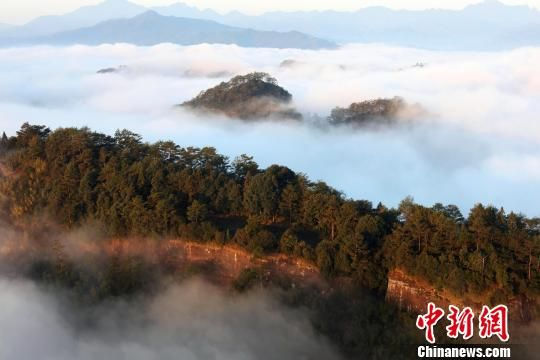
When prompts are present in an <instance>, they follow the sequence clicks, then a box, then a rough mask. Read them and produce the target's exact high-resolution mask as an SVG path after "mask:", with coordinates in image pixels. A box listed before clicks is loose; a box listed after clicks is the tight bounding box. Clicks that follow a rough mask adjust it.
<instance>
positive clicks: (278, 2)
mask: <svg viewBox="0 0 540 360" xmlns="http://www.w3.org/2000/svg"><path fill="white" fill-rule="evenodd" d="M102 1H103V0H46V1H44V0H2V1H1V3H0V22H3V23H8V24H21V23H24V22H26V21H28V20H31V19H32V18H34V17H37V16H40V15H50V14H62V13H65V12H69V11H72V10H75V9H77V8H78V7H80V6H84V5H92V4H97V3H100V2H102ZM132 2H135V3H138V4H141V5H146V6H156V5H167V4H172V3H176V2H179V1H178V0H132ZM182 2H184V3H187V4H190V5H195V6H198V7H200V8H212V9H215V10H218V11H230V10H241V11H243V12H246V13H260V12H263V11H269V10H311V9H329V8H331V9H336V10H354V9H358V8H361V7H365V6H373V5H384V6H387V7H392V8H406V9H422V8H452V9H459V8H462V7H464V6H466V5H468V4H473V3H478V2H481V0H333V1H328V0H294V1H291V0H273V1H254V0H183V1H182ZM502 2H504V3H507V4H528V5H530V6H534V7H536V8H540V0H502Z"/></svg>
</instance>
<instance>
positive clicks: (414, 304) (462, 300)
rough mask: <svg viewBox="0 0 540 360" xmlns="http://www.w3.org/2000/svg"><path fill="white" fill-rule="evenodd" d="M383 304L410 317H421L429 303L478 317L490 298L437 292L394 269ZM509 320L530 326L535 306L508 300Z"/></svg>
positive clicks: (528, 301) (522, 299) (520, 299)
mask: <svg viewBox="0 0 540 360" xmlns="http://www.w3.org/2000/svg"><path fill="white" fill-rule="evenodd" d="M386 301H388V302H392V303H395V304H396V305H398V307H399V308H400V309H403V310H406V311H409V312H412V313H424V312H425V311H426V308H427V304H428V303H429V302H433V303H435V304H436V305H437V306H439V307H442V308H448V305H456V306H458V307H464V306H469V307H471V308H472V309H473V311H474V312H475V313H476V314H479V313H480V311H481V310H482V306H483V305H489V298H488V297H487V296H486V297H485V299H482V297H476V298H475V299H472V298H471V297H470V296H468V295H465V294H461V295H460V294H452V293H450V292H448V291H447V290H444V289H442V290H437V289H435V288H434V287H433V286H431V285H430V284H429V283H427V282H426V281H424V280H423V279H418V278H416V277H413V276H411V275H409V274H407V273H406V272H405V271H403V270H400V269H394V270H392V271H390V272H389V273H388V287H387V291H386ZM506 305H507V306H508V308H509V312H510V314H509V317H510V319H511V320H512V319H513V320H519V321H520V322H529V321H531V320H532V319H535V318H537V316H536V314H534V308H535V303H534V300H532V299H527V298H526V297H524V296H522V297H516V298H513V299H510V300H509V301H508V302H507V304H506Z"/></svg>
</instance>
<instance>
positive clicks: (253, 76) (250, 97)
mask: <svg viewBox="0 0 540 360" xmlns="http://www.w3.org/2000/svg"><path fill="white" fill-rule="evenodd" d="M291 101H292V95H291V94H290V93H289V92H288V91H287V90H285V89H284V88H282V87H281V86H279V85H278V83H277V80H276V79H275V78H273V77H272V76H270V75H269V74H267V73H263V72H253V73H250V74H246V75H238V76H235V77H233V78H232V79H231V80H229V81H227V82H221V83H220V84H218V85H217V86H215V87H213V88H210V89H208V90H205V91H202V92H201V93H200V94H199V95H197V96H196V97H195V98H193V99H191V100H189V101H186V102H184V103H182V105H181V106H183V107H185V108H188V109H191V110H197V111H205V112H213V113H218V114H224V115H226V116H229V117H232V118H239V119H242V120H254V119H266V118H280V119H289V120H301V119H302V114H300V113H299V112H297V111H296V110H295V109H294V108H292V107H291V106H290V103H291Z"/></svg>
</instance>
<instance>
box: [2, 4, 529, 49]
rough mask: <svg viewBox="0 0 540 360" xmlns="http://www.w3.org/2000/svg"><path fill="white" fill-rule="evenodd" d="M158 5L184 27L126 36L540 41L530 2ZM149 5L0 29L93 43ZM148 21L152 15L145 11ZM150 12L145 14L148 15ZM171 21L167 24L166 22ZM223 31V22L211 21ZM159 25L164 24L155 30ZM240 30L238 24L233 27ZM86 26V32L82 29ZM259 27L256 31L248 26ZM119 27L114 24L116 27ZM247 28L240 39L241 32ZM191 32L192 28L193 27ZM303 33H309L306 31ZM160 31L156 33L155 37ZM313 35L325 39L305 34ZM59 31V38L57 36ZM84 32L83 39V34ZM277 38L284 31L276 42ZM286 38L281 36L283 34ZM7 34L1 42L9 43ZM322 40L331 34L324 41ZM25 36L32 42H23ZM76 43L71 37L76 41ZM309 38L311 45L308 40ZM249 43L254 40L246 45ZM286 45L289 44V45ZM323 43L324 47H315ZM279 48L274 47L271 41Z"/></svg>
mask: <svg viewBox="0 0 540 360" xmlns="http://www.w3.org/2000/svg"><path fill="white" fill-rule="evenodd" d="M153 10H154V11H155V12H156V13H158V14H160V15H166V16H174V17H181V18H184V19H183V20H182V21H180V20H178V24H179V23H180V22H182V24H183V25H182V26H180V25H178V24H177V25H175V26H173V25H172V23H173V21H172V20H171V19H170V18H168V17H161V18H160V19H161V21H157V20H156V19H157V18H156V17H155V15H153V17H154V18H156V19H154V21H148V20H147V21H146V22H145V24H144V25H145V26H147V28H145V29H142V28H138V29H137V31H136V32H133V31H132V30H133V28H132V27H129V26H128V25H127V23H126V22H116V23H115V24H114V25H116V26H127V27H129V30H130V31H132V33H131V34H129V33H128V34H125V36H123V38H125V39H126V40H127V39H131V40H129V42H132V41H135V42H134V43H136V44H148V43H155V42H157V41H168V42H178V43H182V44H188V43H197V42H198V41H204V40H207V39H211V40H212V39H214V40H216V41H217V42H219V43H236V44H238V45H243V46H265V45H262V44H259V43H258V40H259V39H264V40H265V41H264V42H265V44H268V43H270V44H272V43H275V44H279V45H280V46H277V47H288V46H293V47H301V48H319V47H327V46H328V44H329V43H330V42H331V41H332V42H337V43H341V44H343V43H351V42H355V43H385V44H390V45H398V46H410V47H418V48H427V49H440V50H505V49H512V48H517V47H522V46H536V45H540V11H538V10H536V9H533V8H530V7H527V6H509V5H505V4H503V3H500V2H498V1H496V0H487V1H485V2H483V3H480V4H477V5H471V6H468V7H466V8H464V9H463V10H436V9H433V10H423V11H407V10H391V9H388V8H384V7H370V8H364V9H361V10H358V11H354V12H339V11H303V12H270V13H265V14H262V15H258V16H250V15H245V14H242V13H240V12H231V13H228V14H224V15H223V14H219V13H217V12H215V11H212V10H200V9H198V8H195V7H192V6H188V5H185V4H182V3H177V4H173V5H169V6H162V7H155V8H153ZM146 11H148V9H147V8H145V7H143V6H140V5H136V4H133V3H130V2H129V1H127V0H107V1H105V2H104V3H101V4H98V5H94V6H87V7H83V8H80V9H79V10H76V11H74V12H71V13H69V14H66V15H61V16H44V17H40V18H37V19H35V20H33V21H31V22H29V23H28V24H26V25H22V26H15V27H11V28H8V29H2V28H0V38H1V39H3V41H0V43H3V44H6V43H8V44H18V43H21V42H23V43H28V40H29V39H31V40H32V41H33V42H37V41H39V42H52V41H54V42H55V43H56V42H60V43H62V42H68V43H71V42H82V39H86V41H88V42H89V43H96V41H102V40H100V39H103V40H107V39H105V38H107V37H106V36H105V35H106V34H103V33H102V34H100V35H99V36H98V34H90V33H89V31H104V29H108V30H111V29H112V28H111V24H110V23H107V24H106V23H103V22H105V21H109V20H112V19H128V18H133V17H135V18H133V23H137V24H138V25H137V26H140V22H141V18H139V15H142V14H143V13H145V12H146ZM145 17H146V18H148V17H149V16H148V14H147V15H146V16H145ZM145 17H143V19H144V18H145ZM185 18H192V19H200V20H210V21H214V22H218V23H220V24H222V26H223V25H228V26H229V27H228V28H227V27H224V28H222V29H223V30H225V29H227V30H226V32H225V34H222V36H218V35H221V34H214V35H212V36H209V35H208V32H206V35H205V36H194V35H193V34H194V33H195V32H196V31H195V30H194V31H192V32H190V33H191V35H192V37H191V38H188V37H187V36H181V35H179V34H174V33H167V31H168V30H167V29H169V30H173V29H174V30H176V29H178V28H180V27H181V28H182V29H183V31H187V26H191V25H193V26H202V23H198V22H192V23H189V22H188V21H187V20H186V19H185ZM162 22H163V23H162ZM205 24H207V25H208V26H209V27H210V28H213V29H216V28H217V25H216V24H214V23H212V25H210V23H208V22H207V23H205ZM153 26H157V28H153ZM231 27H233V28H234V30H233V28H231ZM82 28H84V29H82ZM247 28H249V29H253V30H248V29H247ZM112 30H114V29H112ZM115 31H116V35H115V36H109V37H108V40H114V39H119V38H122V37H121V36H120V35H121V34H120V33H119V31H120V30H115ZM235 31H236V32H241V31H243V32H244V33H243V34H242V35H241V36H240V37H239V39H237V38H236V37H232V33H233V32H235ZM257 31H270V32H279V33H282V32H290V31H295V32H294V33H288V34H287V36H291V37H292V38H293V39H292V40H291V41H290V42H289V44H287V43H283V41H284V40H283V37H282V36H281V35H278V34H277V33H264V34H261V33H258V32H257ZM188 32H189V31H188ZM299 32H301V33H303V34H300V33H299ZM154 33H156V34H159V36H156V37H155V38H152V34H154ZM304 34H310V35H311V36H315V37H317V38H320V39H316V38H314V37H311V36H308V35H304ZM53 35H54V36H53ZM135 35H141V36H144V40H142V39H139V40H138V41H137V39H133V37H134V36H135ZM77 36H82V37H83V38H82V39H78V38H77ZM272 36H276V38H275V39H272ZM278 38H279V39H278ZM1 39H0V40H1ZM321 39H328V41H324V40H321ZM23 40H24V41H23ZM68 40H69V41H68ZM304 41H306V43H305V44H304ZM246 44H249V45H246ZM281 44H283V45H284V46H281ZM314 44H319V45H314ZM269 46H271V45H269Z"/></svg>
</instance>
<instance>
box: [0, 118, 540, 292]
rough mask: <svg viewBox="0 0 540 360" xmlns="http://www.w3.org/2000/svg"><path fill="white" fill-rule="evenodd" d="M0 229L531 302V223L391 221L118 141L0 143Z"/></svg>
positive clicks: (125, 135) (399, 215) (327, 196)
mask: <svg viewBox="0 0 540 360" xmlns="http://www.w3.org/2000/svg"><path fill="white" fill-rule="evenodd" d="M0 154H2V155H1V160H0V164H2V168H4V169H5V171H4V170H2V172H0V192H1V194H2V195H3V196H2V197H1V198H2V204H1V206H2V208H1V211H2V216H3V217H4V218H6V219H9V221H10V222H12V223H14V224H24V223H25V222H28V221H29V220H30V219H32V217H34V216H44V217H47V218H49V219H52V220H54V221H55V222H58V223H59V224H62V225H63V226H65V227H66V228H76V227H78V226H80V225H84V224H89V223H92V224H97V223H99V224H101V225H102V226H104V227H105V228H106V230H107V232H108V234H109V235H111V236H119V237H124V236H131V235H135V236H142V237H156V238H158V239H159V238H160V237H182V238H189V239H192V240H194V241H200V242H215V243H221V244H225V243H234V244H238V245H240V246H242V247H244V248H246V249H248V250H249V251H251V252H253V253H255V254H259V255H262V254H265V253H271V252H283V253H286V254H294V255H296V256H299V257H303V258H305V259H307V260H309V261H313V262H314V263H315V264H317V266H318V267H319V269H320V270H321V272H322V273H323V274H325V276H327V277H329V278H334V277H347V278H351V279H353V280H354V282H355V283H356V284H358V285H361V286H363V287H365V288H369V289H372V290H373V291H374V292H375V293H382V292H384V290H385V286H386V276H387V272H388V270H389V269H393V268H402V269H404V270H406V271H407V272H409V273H411V274H413V275H418V276H421V277H423V278H425V279H427V280H429V281H430V282H431V283H433V284H434V285H436V286H440V287H444V288H448V289H450V290H452V291H454V292H455V293H457V294H462V293H476V294H487V296H489V299H490V300H491V301H492V302H500V301H503V300H504V299H507V298H509V297H512V296H515V295H517V294H521V295H527V296H528V297H531V298H535V297H537V296H538V294H539V290H540V261H539V260H540V259H539V255H540V249H539V246H540V236H539V232H540V220H539V219H536V218H534V219H533V218H527V217H525V216H523V215H520V214H515V213H506V212H505V211H504V210H503V209H498V208H495V207H493V206H489V205H481V204H478V205H477V206H475V207H474V208H473V209H472V210H471V211H470V213H469V214H466V215H463V214H462V213H461V212H460V210H459V209H458V208H457V207H455V206H453V205H442V204H437V205H435V206H433V207H426V206H422V205H419V204H416V203H414V201H413V200H412V199H410V198H409V199H405V200H404V201H403V202H402V203H401V205H400V207H399V208H398V209H390V208H387V207H385V206H384V205H383V204H378V205H376V206H373V204H372V203H371V202H369V201H366V200H354V199H348V198H347V197H346V196H345V195H344V194H342V193H340V192H339V191H337V190H335V189H333V188H331V187H330V186H328V185H327V184H325V183H323V182H313V181H310V180H309V179H308V178H307V177H306V176H305V175H303V174H299V173H295V172H294V171H292V170H290V169H288V168H287V167H285V166H281V165H272V166H270V167H268V168H267V169H261V168H259V166H258V165H257V163H256V162H254V161H253V158H251V157H249V156H247V155H241V156H239V157H238V158H236V159H234V160H233V161H230V160H229V159H228V158H227V157H225V156H223V155H220V154H219V153H217V152H216V150H215V149H214V148H211V147H205V148H192V147H181V146H179V145H176V144H174V143H172V142H157V143H154V144H148V143H144V142H143V141H142V138H141V136H139V135H137V134H134V133H132V132H130V131H128V130H122V131H117V132H116V134H115V135H114V136H108V135H104V134H100V133H95V132H92V131H91V130H89V129H86V128H83V129H75V128H64V129H62V128H61V129H57V130H55V131H51V130H49V129H48V128H46V127H44V126H35V125H29V124H25V125H23V126H22V128H21V129H20V130H19V131H18V132H17V134H16V136H14V137H11V138H8V137H6V136H4V137H3V138H2V140H1V142H0Z"/></svg>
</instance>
